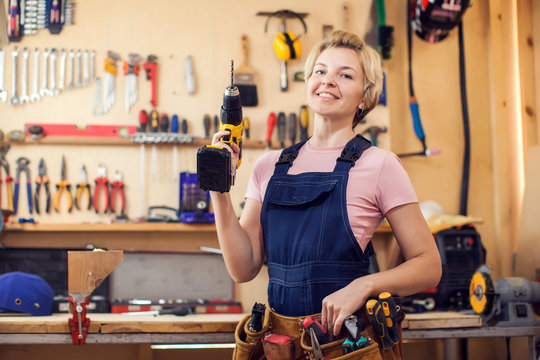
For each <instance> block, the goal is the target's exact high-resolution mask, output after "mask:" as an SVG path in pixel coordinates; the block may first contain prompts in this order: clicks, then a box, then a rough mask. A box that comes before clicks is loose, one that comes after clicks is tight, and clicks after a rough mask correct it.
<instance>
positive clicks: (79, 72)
mask: <svg viewBox="0 0 540 360" xmlns="http://www.w3.org/2000/svg"><path fill="white" fill-rule="evenodd" d="M82 81H83V78H82V52H81V50H77V83H76V84H75V87H78V88H79V87H82V86H83V82H82Z"/></svg>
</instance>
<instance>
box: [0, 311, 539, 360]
mask: <svg viewBox="0 0 540 360" xmlns="http://www.w3.org/2000/svg"><path fill="white" fill-rule="evenodd" d="M243 316H244V314H205V315H199V314H193V315H187V316H174V315H159V316H153V315H120V314H89V315H88V317H89V318H90V321H91V322H90V329H89V332H88V336H87V338H86V343H87V344H209V343H233V342H234V329H235V327H236V324H237V323H238V322H239V321H240V319H241V318H242V317H243ZM69 317H70V316H69V315H68V314H53V315H52V316H42V317H38V316H28V315H13V314H10V315H7V314H0V345H4V344H71V343H72V340H71V335H70V333H69V328H68V319H69ZM402 327H403V339H404V340H418V339H466V338H474V337H515V336H517V337H528V338H529V350H530V354H534V337H540V327H530V326H523V327H506V328H504V327H482V320H481V318H480V317H479V316H477V315H466V314H462V313H457V312H431V313H422V314H408V315H407V317H406V318H405V320H404V321H403V323H402ZM531 359H533V357H531Z"/></svg>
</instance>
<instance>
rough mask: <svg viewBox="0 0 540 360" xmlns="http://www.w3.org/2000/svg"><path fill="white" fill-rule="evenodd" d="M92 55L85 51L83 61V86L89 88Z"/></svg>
mask: <svg viewBox="0 0 540 360" xmlns="http://www.w3.org/2000/svg"><path fill="white" fill-rule="evenodd" d="M89 56H90V54H89V53H88V50H84V53H83V60H84V68H83V86H87V85H88V84H89V83H90V59H89Z"/></svg>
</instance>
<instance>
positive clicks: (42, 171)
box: [34, 158, 51, 214]
mask: <svg viewBox="0 0 540 360" xmlns="http://www.w3.org/2000/svg"><path fill="white" fill-rule="evenodd" d="M42 186H43V188H44V189H45V199H46V202H45V212H46V213H49V210H50V208H51V192H50V190H49V177H48V176H47V167H46V166H45V160H43V158H41V159H40V160H39V165H38V176H37V177H36V191H35V193H34V202H35V203H36V213H37V214H39V193H40V190H41V187H42Z"/></svg>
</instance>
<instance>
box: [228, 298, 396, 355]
mask: <svg viewBox="0 0 540 360" xmlns="http://www.w3.org/2000/svg"><path fill="white" fill-rule="evenodd" d="M252 316H253V315H246V316H245V317H244V318H243V319H242V320H241V321H240V322H239V323H238V325H237V327H236V331H235V340H236V346H235V349H234V352H233V360H260V359H267V360H295V359H315V355H314V354H313V347H312V344H311V339H310V336H309V333H308V332H307V331H305V328H304V325H303V324H304V319H305V318H306V317H307V316H305V317H287V316H282V315H278V314H276V313H275V312H273V311H271V310H270V309H269V308H268V307H266V309H265V312H264V316H263V317H262V327H261V328H260V330H258V331H256V332H253V331H250V330H249V328H250V324H251V320H252ZM312 317H314V318H316V319H317V320H318V321H319V322H320V314H319V315H312ZM362 317H363V318H364V320H365V324H367V325H366V327H365V329H364V330H363V331H362V332H361V335H362V336H364V337H365V338H366V339H368V340H369V341H370V343H369V345H368V346H366V347H364V348H362V349H359V350H355V351H353V352H350V353H348V354H346V353H345V350H344V346H343V343H344V342H345V340H346V337H343V338H339V339H336V340H334V341H332V342H329V343H327V344H321V346H320V347H321V351H322V353H323V355H324V357H326V358H328V359H339V360H356V359H362V360H399V359H401V340H400V341H399V343H397V344H395V345H394V346H393V347H392V348H390V349H385V348H384V346H383V344H382V342H381V340H380V338H379V336H377V334H376V332H375V329H374V328H373V327H372V326H371V325H369V320H368V317H367V315H366V314H365V308H363V309H362ZM403 318H404V316H403V315H402V314H400V315H399V316H398V319H401V320H402V319H403ZM399 329H401V327H399ZM399 333H400V335H401V331H400V332H399ZM400 337H401V336H400Z"/></svg>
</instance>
